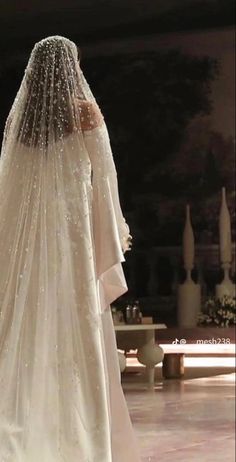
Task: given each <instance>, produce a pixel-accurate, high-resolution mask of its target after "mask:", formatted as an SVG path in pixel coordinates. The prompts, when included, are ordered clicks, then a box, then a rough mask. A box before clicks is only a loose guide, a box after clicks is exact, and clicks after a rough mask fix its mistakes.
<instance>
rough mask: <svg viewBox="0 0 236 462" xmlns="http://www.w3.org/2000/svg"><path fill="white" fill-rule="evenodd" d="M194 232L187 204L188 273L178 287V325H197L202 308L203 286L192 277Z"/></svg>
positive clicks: (185, 255) (185, 252) (185, 256)
mask: <svg viewBox="0 0 236 462" xmlns="http://www.w3.org/2000/svg"><path fill="white" fill-rule="evenodd" d="M194 253H195V249H194V234H193V228H192V224H191V218H190V206H189V205H187V206H186V220H185V227H184V232H183V260H184V268H185V270H186V273H187V277H186V280H185V282H184V283H183V284H181V285H179V287H178V326H179V327H194V326H196V325H197V320H198V313H199V312H200V310H201V286H200V285H199V284H196V283H195V282H194V281H193V280H192V277H191V271H192V269H193V267H194Z"/></svg>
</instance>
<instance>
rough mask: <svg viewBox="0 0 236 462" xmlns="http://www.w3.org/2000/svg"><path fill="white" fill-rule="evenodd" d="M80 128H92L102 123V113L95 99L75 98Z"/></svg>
mask: <svg viewBox="0 0 236 462" xmlns="http://www.w3.org/2000/svg"><path fill="white" fill-rule="evenodd" d="M77 107H78V111H79V114H80V124H81V128H82V130H92V129H93V128H96V127H99V126H101V125H102V124H103V121H104V119H103V115H102V113H101V110H100V108H99V106H98V105H97V103H96V102H95V101H85V100H79V99H78V100H77Z"/></svg>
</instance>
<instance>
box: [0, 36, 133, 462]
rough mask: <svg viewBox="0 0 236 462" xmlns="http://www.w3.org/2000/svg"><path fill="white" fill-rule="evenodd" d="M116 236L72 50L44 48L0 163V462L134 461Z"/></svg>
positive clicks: (105, 174)
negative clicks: (115, 313)
mask: <svg viewBox="0 0 236 462" xmlns="http://www.w3.org/2000/svg"><path fill="white" fill-rule="evenodd" d="M91 178H92V181H91ZM128 239H129V228H128V225H127V224H126V222H125V220H124V218H123V215H122V211H121V208H120V203H119V194H118V186H117V175H116V170H115V165H114V162H113V158H112V152H111V147H110V141H109V135H108V132H107V129H106V125H105V122H104V121H103V119H102V116H101V113H100V111H99V109H98V106H97V104H96V101H95V99H94V97H93V95H92V93H91V90H90V88H89V86H88V84H87V82H86V80H85V78H84V76H83V73H82V71H81V69H80V65H79V62H78V57H77V49H76V46H75V45H74V43H73V42H71V41H69V40H68V39H65V38H62V37H59V36H55V37H49V38H47V39H44V40H42V41H41V42H39V43H38V44H36V45H35V47H34V49H33V51H32V53H31V57H30V60H29V63H28V66H27V68H26V71H25V76H24V78H23V81H22V84H21V87H20V90H19V92H18V94H17V97H16V99H15V102H14V104H13V107H12V110H11V112H10V114H9V117H8V120H7V124H6V129H5V133H4V140H3V146H2V155H1V160H0V263H1V271H0V461H1V462H139V461H140V457H139V454H138V449H137V441H136V438H135V434H134V431H133V428H132V425H131V421H130V417H129V414H128V409H127V406H126V402H125V398H124V395H123V391H122V388H121V383H120V372H119V364H118V357H117V350H116V340H115V334H114V328H113V322H112V317H111V312H110V309H109V305H110V303H111V302H112V301H113V300H115V299H116V298H117V297H118V296H120V295H121V294H122V293H124V292H125V291H126V290H127V287H126V282H125V278H124V274H123V270H122V266H121V263H122V261H124V251H125V250H126V249H127V240H128Z"/></svg>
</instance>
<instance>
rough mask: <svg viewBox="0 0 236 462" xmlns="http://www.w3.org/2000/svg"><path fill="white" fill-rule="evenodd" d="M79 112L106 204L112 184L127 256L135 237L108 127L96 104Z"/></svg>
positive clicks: (95, 180)
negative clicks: (125, 211) (127, 218)
mask: <svg viewBox="0 0 236 462" xmlns="http://www.w3.org/2000/svg"><path fill="white" fill-rule="evenodd" d="M79 111H80V123H81V128H82V130H83V134H84V140H85V145H86V149H87V151H88V154H89V157H90V161H91V165H92V171H93V185H94V186H96V187H97V188H98V189H99V190H100V194H102V193H103V188H104V200H106V197H105V189H106V187H107V182H108V183H109V191H110V194H111V197H112V205H111V206H112V207H113V208H114V212H115V216H116V222H117V227H118V232H119V237H120V241H121V245H122V249H123V251H124V252H126V251H127V250H130V247H131V239H132V237H131V235H130V230H129V226H128V224H127V223H126V221H125V218H124V216H123V213H122V210H121V206H120V198H119V189H118V181H117V172H116V167H115V164H114V159H113V155H112V150H111V145H110V139H109V134H108V131H107V127H106V124H105V121H104V118H103V115H102V113H101V111H100V109H99V107H98V105H97V104H96V103H95V102H82V103H81V102H80V103H79Z"/></svg>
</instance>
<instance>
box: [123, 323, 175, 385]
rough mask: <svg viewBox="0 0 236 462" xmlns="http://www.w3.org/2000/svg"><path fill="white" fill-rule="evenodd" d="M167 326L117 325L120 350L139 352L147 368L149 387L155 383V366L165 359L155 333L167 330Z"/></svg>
mask: <svg viewBox="0 0 236 462" xmlns="http://www.w3.org/2000/svg"><path fill="white" fill-rule="evenodd" d="M166 327H167V326H166V325H165V324H115V325H114V328H115V332H116V341H117V346H118V349H120V350H124V351H125V353H126V352H128V351H130V350H138V351H137V359H138V361H139V362H140V363H141V364H144V365H145V366H146V375H147V380H148V383H149V385H151V386H153V385H154V381H155V365H156V364H158V363H159V362H161V361H162V360H163V358H164V351H163V349H162V348H161V347H160V346H159V345H156V342H155V331H156V330H158V329H166Z"/></svg>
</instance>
